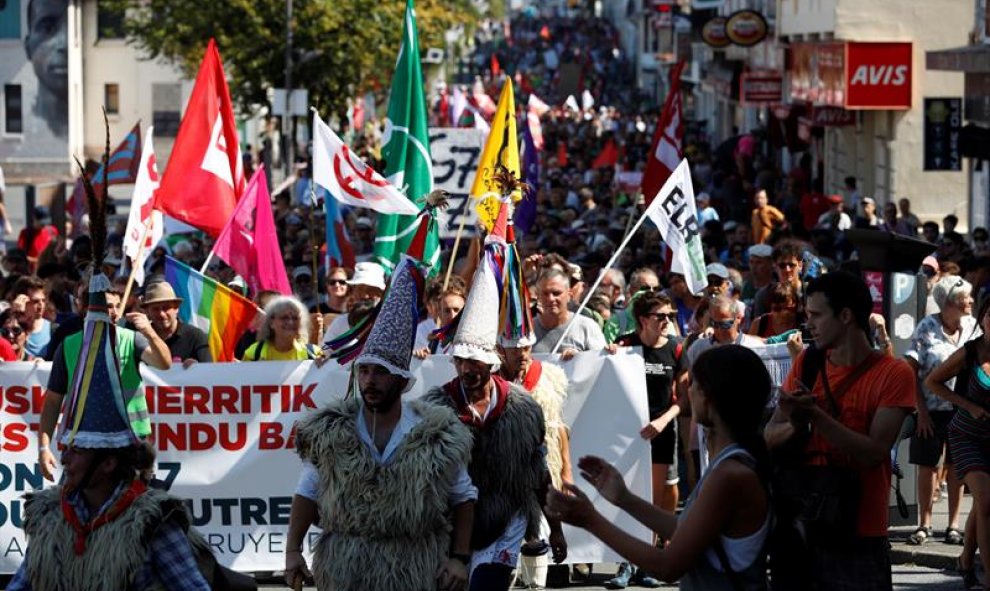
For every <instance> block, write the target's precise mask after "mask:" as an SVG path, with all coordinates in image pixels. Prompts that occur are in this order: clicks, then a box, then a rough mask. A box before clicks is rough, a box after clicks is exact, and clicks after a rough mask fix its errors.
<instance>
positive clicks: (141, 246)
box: [120, 216, 155, 309]
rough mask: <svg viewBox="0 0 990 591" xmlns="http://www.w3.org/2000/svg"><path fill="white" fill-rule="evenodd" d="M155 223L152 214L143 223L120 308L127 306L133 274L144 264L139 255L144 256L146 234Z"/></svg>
mask: <svg viewBox="0 0 990 591" xmlns="http://www.w3.org/2000/svg"><path fill="white" fill-rule="evenodd" d="M154 225H155V218H154V216H148V221H147V222H145V223H144V234H143V235H142V236H141V242H139V243H138V251H137V256H136V257H134V260H133V261H131V275H130V276H129V277H128V278H127V287H125V288H124V297H123V298H121V304H120V306H121V308H123V309H126V308H127V298H129V297H131V288H133V287H134V275H135V274H136V273H137V269H138V265H141V266H144V262H143V261H142V260H141V257H143V256H144V247H145V244H146V243H147V242H148V234H150V233H151V227H152V226H154Z"/></svg>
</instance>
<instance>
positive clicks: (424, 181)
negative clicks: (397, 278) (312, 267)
mask: <svg viewBox="0 0 990 591" xmlns="http://www.w3.org/2000/svg"><path fill="white" fill-rule="evenodd" d="M384 142H385V145H384V147H383V152H384V153H385V176H386V177H387V178H388V180H389V181H391V182H392V184H393V185H395V186H396V187H398V188H399V190H400V191H402V192H403V193H405V195H406V197H407V198H409V199H410V200H412V201H413V202H418V201H419V200H420V199H422V198H423V197H425V196H426V195H427V194H429V193H430V191H432V190H433V159H432V157H431V156H430V134H429V129H428V120H427V118H426V97H425V96H424V94H423V71H422V67H421V65H420V62H419V35H418V34H417V32H416V11H415V9H414V8H413V0H406V16H405V24H404V25H403V28H402V46H401V47H400V48H399V59H398V60H397V61H396V64H395V74H394V75H393V76H392V92H391V94H390V95H389V101H388V117H387V119H386V120H385V137H384ZM417 225H418V223H417V217H416V216H409V215H379V216H378V235H377V236H376V237H375V260H376V261H377V262H378V263H379V264H380V265H382V266H383V267H385V269H386V270H387V271H389V272H391V271H392V270H393V269H394V268H395V264H396V262H397V261H398V260H399V256H400V255H401V254H402V253H404V252H406V249H407V248H408V247H409V243H410V242H411V241H412V238H413V236H414V235H415V234H416V227H417ZM430 226H431V227H430V235H429V236H428V237H427V239H426V249H425V250H424V252H423V262H424V263H427V264H428V265H429V266H430V274H431V275H434V274H436V272H437V271H438V266H439V265H438V264H437V263H438V262H439V259H440V240H439V237H438V234H437V227H436V224H430Z"/></svg>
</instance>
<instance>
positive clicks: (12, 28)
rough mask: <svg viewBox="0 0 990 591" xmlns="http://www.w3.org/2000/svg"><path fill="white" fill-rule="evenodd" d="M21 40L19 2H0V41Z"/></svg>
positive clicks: (10, 0)
mask: <svg viewBox="0 0 990 591" xmlns="http://www.w3.org/2000/svg"><path fill="white" fill-rule="evenodd" d="M20 38H21V1H20V0H6V2H0V39H20Z"/></svg>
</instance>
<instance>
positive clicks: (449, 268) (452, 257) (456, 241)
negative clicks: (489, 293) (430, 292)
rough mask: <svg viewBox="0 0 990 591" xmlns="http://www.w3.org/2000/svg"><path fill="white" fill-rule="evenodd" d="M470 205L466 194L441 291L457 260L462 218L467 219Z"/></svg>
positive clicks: (444, 287)
mask: <svg viewBox="0 0 990 591" xmlns="http://www.w3.org/2000/svg"><path fill="white" fill-rule="evenodd" d="M470 205H471V196H470V195H468V196H467V197H466V198H465V201H464V213H462V214H461V224H460V226H458V227H457V236H455V237H454V249H453V250H452V251H451V252H450V262H449V263H447V274H446V275H444V277H443V289H442V290H441V292H443V291H447V284H448V283H450V274H451V273H453V272H454V261H456V260H457V247H458V246H460V245H461V235H462V234H463V233H464V220H465V219H467V215H468V207H469V206H470Z"/></svg>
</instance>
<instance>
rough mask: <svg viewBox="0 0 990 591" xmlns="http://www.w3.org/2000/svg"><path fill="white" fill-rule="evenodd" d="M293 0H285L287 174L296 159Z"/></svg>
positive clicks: (290, 172)
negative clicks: (293, 91) (293, 97)
mask: <svg viewBox="0 0 990 591" xmlns="http://www.w3.org/2000/svg"><path fill="white" fill-rule="evenodd" d="M291 105H292V0H285V113H283V114H282V127H283V132H282V133H283V134H284V135H285V154H283V156H284V157H285V176H286V178H288V177H289V176H290V175H291V174H292V167H293V165H294V164H295V159H296V149H295V148H296V146H295V142H296V139H295V138H294V137H292V106H291Z"/></svg>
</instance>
